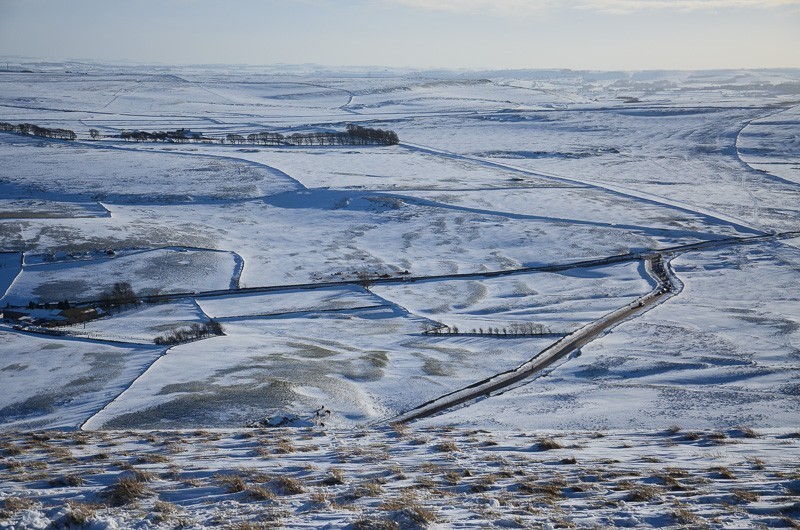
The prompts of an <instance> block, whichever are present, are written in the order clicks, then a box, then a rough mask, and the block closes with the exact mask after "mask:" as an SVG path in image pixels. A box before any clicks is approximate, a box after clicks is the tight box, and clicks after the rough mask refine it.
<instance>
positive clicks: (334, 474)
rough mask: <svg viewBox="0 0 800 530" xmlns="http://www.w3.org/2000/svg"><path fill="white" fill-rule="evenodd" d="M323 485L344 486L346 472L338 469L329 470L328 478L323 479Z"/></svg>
mask: <svg viewBox="0 0 800 530" xmlns="http://www.w3.org/2000/svg"><path fill="white" fill-rule="evenodd" d="M322 483H323V484H325V485H326V486H338V485H340V484H344V472H343V471H342V470H341V469H339V468H336V467H332V468H330V469H329V470H328V476H327V477H325V478H324V479H322Z"/></svg>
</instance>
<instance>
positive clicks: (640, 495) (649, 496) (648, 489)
mask: <svg viewBox="0 0 800 530" xmlns="http://www.w3.org/2000/svg"><path fill="white" fill-rule="evenodd" d="M658 493H659V491H658V488H656V487H654V486H647V485H643V484H640V485H637V486H634V487H633V488H632V489H631V490H630V491H629V492H628V495H627V496H626V497H625V500H626V501H628V502H650V501H654V500H656V499H658Z"/></svg>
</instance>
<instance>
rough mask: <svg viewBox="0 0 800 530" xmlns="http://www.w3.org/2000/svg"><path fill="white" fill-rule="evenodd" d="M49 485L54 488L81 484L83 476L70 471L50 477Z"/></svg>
mask: <svg viewBox="0 0 800 530" xmlns="http://www.w3.org/2000/svg"><path fill="white" fill-rule="evenodd" d="M50 485H51V486H53V487H54V488H63V487H77V486H83V477H82V476H81V475H78V474H76V473H70V474H67V475H62V476H60V477H56V478H52V479H50Z"/></svg>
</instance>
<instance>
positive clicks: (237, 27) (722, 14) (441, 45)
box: [0, 0, 800, 70]
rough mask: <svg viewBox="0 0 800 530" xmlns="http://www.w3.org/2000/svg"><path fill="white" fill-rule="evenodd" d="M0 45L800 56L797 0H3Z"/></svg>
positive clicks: (540, 56)
mask: <svg viewBox="0 0 800 530" xmlns="http://www.w3.org/2000/svg"><path fill="white" fill-rule="evenodd" d="M0 55H21V56H29V57H40V58H50V59H58V60H60V59H94V60H100V61H117V60H126V61H134V62H146V63H151V62H158V63H166V64H192V63H195V64H197V63H249V64H274V63H317V64H322V65H383V66H395V67H406V66H410V67H445V68H478V69H486V68H574V69H624V70H634V69H661V68H665V69H699V68H741V67H744V68H765V67H800V0H566V1H560V2H557V1H554V0H438V1H434V0H281V1H274V0H224V1H223V0H127V1H115V0H69V1H62V0H0Z"/></svg>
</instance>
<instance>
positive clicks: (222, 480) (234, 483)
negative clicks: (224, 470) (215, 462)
mask: <svg viewBox="0 0 800 530" xmlns="http://www.w3.org/2000/svg"><path fill="white" fill-rule="evenodd" d="M214 478H215V479H217V482H218V483H219V484H220V485H221V486H224V487H225V489H226V490H227V491H228V493H240V492H242V491H244V490H245V489H247V483H246V482H245V481H244V479H243V478H242V477H241V476H239V475H221V474H216V475H214Z"/></svg>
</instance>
